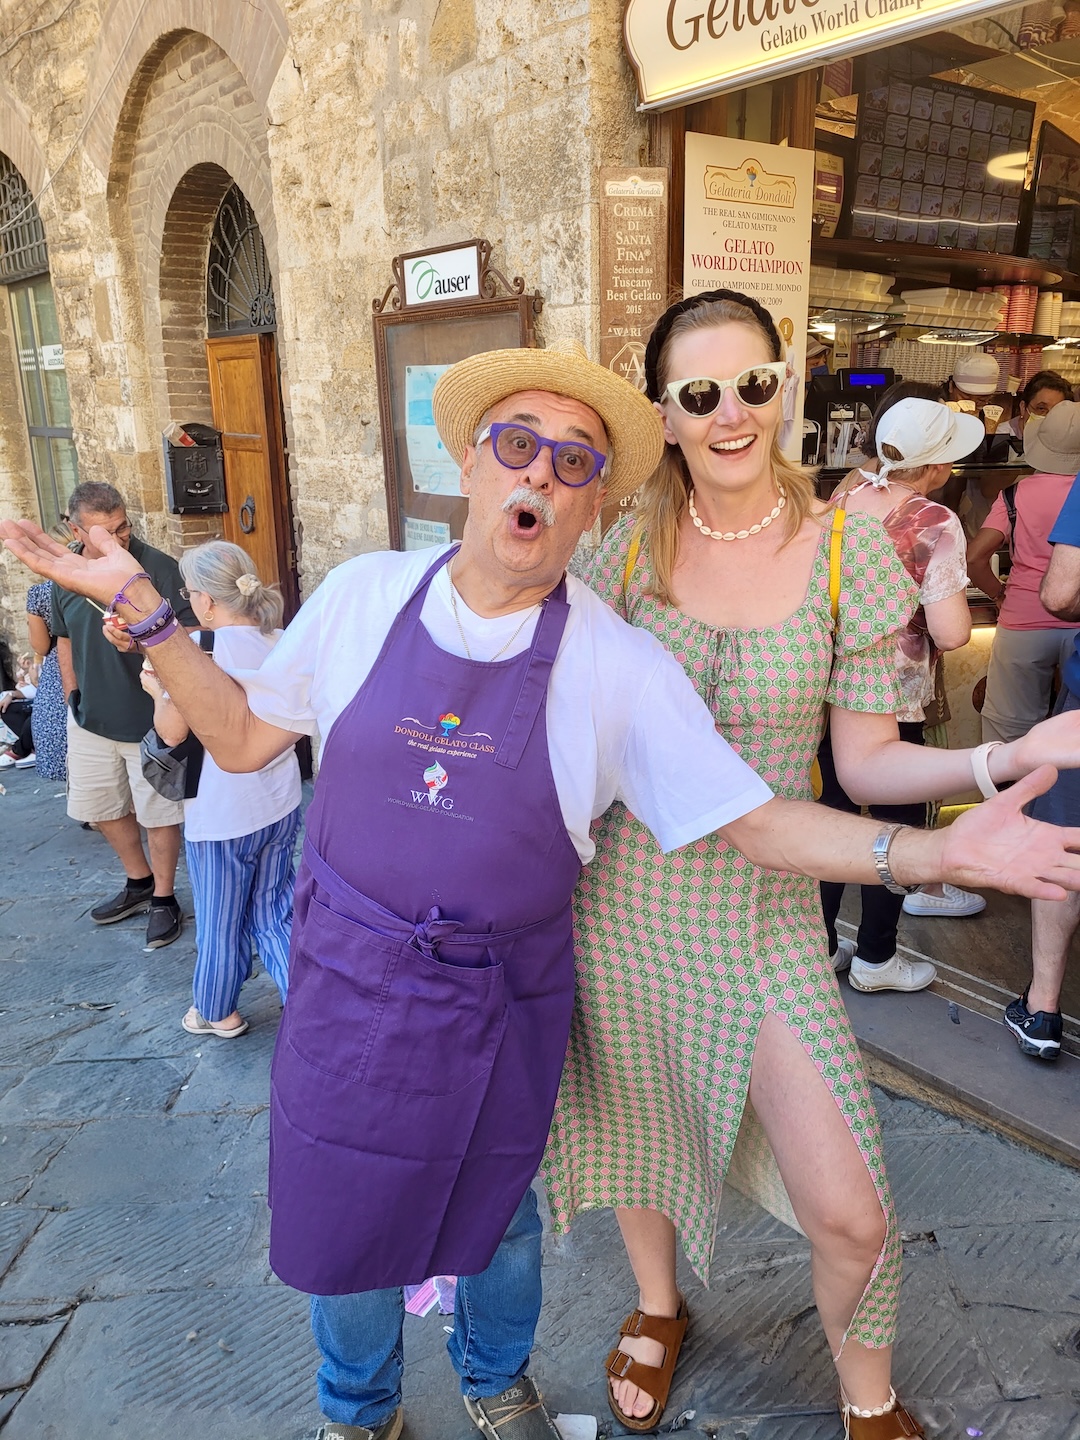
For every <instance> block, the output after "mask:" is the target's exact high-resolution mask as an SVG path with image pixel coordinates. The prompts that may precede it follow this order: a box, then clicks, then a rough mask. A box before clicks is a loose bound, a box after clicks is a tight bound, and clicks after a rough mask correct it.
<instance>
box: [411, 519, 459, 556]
mask: <svg viewBox="0 0 1080 1440" xmlns="http://www.w3.org/2000/svg"><path fill="white" fill-rule="evenodd" d="M449 543H450V526H449V525H447V524H446V522H445V521H443V520H414V519H413V517H412V516H411V515H406V516H405V549H406V550H427V549H428V548H429V546H432V545H449Z"/></svg>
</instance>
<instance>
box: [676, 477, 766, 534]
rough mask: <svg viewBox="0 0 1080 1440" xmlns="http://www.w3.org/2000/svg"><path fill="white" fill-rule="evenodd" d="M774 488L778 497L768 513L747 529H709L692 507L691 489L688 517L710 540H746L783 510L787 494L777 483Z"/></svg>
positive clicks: (691, 492) (758, 532)
mask: <svg viewBox="0 0 1080 1440" xmlns="http://www.w3.org/2000/svg"><path fill="white" fill-rule="evenodd" d="M776 488H777V489H778V490H780V499H779V500H778V501H777V502H776V504H775V505H774V506H773V508H772V509H771V510H770V511H769V513H768V515H766V516H765V518H764V520H759V521H758V523H757V524H756V525H751V526H750V529H749V530H710V529H709V527H708V526H707V525H706V524H705V522H704V520H702V518H701V516H700V515H699V514H698V513H697V511H696V510H695V509H694V491H693V490H691V491H690V519H691V520H693V522H694V524H695V525H696V526H697V528H698V529H699V530H700V531H701V533H702V534H703V535H707V536H708V537H709V539H710V540H748V539H749V538H750V536H751V535H760V534H761V532H762V530H764V529H765V528H766V527H767V526H769V525H771V524H772V522H773V521H774V520H775V519H776V517H777V516H778V515H779V514H780V511H781V510H783V508H784V506H785V505H786V504H787V496H786V495H785V494H784V492H783V490H781V489H780V486H779V485H778V486H777V487H776Z"/></svg>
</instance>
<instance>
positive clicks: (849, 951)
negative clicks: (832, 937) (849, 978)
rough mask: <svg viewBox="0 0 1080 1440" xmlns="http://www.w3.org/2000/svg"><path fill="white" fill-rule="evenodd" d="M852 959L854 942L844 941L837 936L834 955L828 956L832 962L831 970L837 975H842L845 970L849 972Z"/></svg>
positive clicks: (853, 956)
mask: <svg viewBox="0 0 1080 1440" xmlns="http://www.w3.org/2000/svg"><path fill="white" fill-rule="evenodd" d="M854 958H855V941H854V940H845V939H843V937H842V936H837V940H836V954H835V955H830V956H829V959H830V960H831V961H832V968H833V969H834V970H835V971H836V973H837V975H842V974H843V972H844V971H845V970H850V969H851V962H852V960H854Z"/></svg>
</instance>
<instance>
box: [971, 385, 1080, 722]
mask: <svg viewBox="0 0 1080 1440" xmlns="http://www.w3.org/2000/svg"><path fill="white" fill-rule="evenodd" d="M1024 461H1025V463H1026V464H1028V465H1030V466H1031V468H1032V470H1033V471H1034V472H1035V473H1034V474H1032V475H1027V476H1025V477H1024V478H1023V479H1022V480H1020V481H1018V482H1017V483H1015V484H1013V485H1009V486H1007V487H1006V488H1005V489H1004V490H1003V491H1002V492H1001V494H1000V495H999V496H998V498H997V500H996V501H995V502H994V505H993V507H992V508H991V510H990V513H989V515H988V516H987V517H986V521H985V523H984V525H983V527H982V529H981V530H980V531H979V532H978V534H977V535H976V536H975V538H974V540H972V542H971V544H970V545H969V546H968V573H969V574H970V576H971V578H972V580H973V581H974V582H975V584H976V585H978V586H979V588H980V589H981V590H982V591H983V592H984V593H985V594H986V595H988V596H989V597H990V599H991V600H993V602H994V603H995V605H996V606H997V607H998V625H997V633H996V634H995V636H994V647H993V651H992V653H991V656H990V668H989V671H988V673H987V676H986V699H985V701H984V702H983V710H982V731H983V737H982V738H983V740H984V741H990V740H1017V739H1019V738H1020V736H1021V735H1025V734H1027V732H1028V731H1029V730H1030V729H1031V727H1032V726H1033V725H1034V724H1036V722H1037V721H1039V720H1042V719H1044V718H1045V717H1046V715H1047V713H1048V711H1049V709H1050V699H1051V692H1052V689H1053V682H1054V673H1055V671H1056V670H1057V669H1058V667H1059V666H1061V665H1063V664H1064V663H1065V661H1066V659H1067V658H1068V656H1069V655H1070V654H1071V653H1072V649H1073V640H1074V637H1075V635H1076V624H1075V622H1073V621H1071V620H1060V619H1058V617H1057V616H1056V615H1052V614H1051V613H1050V612H1049V611H1048V610H1047V609H1046V608H1045V606H1044V605H1043V604H1042V602H1041V600H1040V599H1039V586H1040V585H1041V584H1042V579H1043V576H1044V575H1045V574H1046V570H1047V566H1048V565H1049V564H1050V555H1051V546H1050V541H1049V536H1050V531H1051V528H1052V527H1053V524H1054V521H1055V520H1056V519H1057V517H1058V512H1059V511H1060V510H1061V507H1062V505H1063V504H1064V503H1065V498H1066V496H1067V495H1068V493H1069V490H1070V488H1071V486H1072V482H1073V479H1074V477H1075V476H1076V473H1077V471H1078V470H1080V405H1077V404H1076V403H1075V402H1074V401H1072V400H1063V401H1062V402H1061V404H1060V405H1055V406H1054V407H1053V409H1052V410H1051V411H1050V413H1049V415H1047V416H1046V418H1045V419H1044V420H1043V422H1042V423H1041V425H1039V427H1038V429H1037V430H1033V429H1032V427H1030V426H1029V427H1028V431H1027V433H1026V435H1025V445H1024ZM1003 544H1007V545H1008V548H1009V552H1010V556H1011V562H1012V563H1011V566H1010V569H1009V574H1008V581H1007V583H1006V582H1005V581H1003V580H1001V579H1000V578H999V577H998V576H997V575H996V574H995V573H994V570H993V567H992V566H991V563H990V562H991V559H992V557H993V556H994V555H995V554H996V553H997V552H998V551H999V550H1000V549H1001V547H1002V545H1003Z"/></svg>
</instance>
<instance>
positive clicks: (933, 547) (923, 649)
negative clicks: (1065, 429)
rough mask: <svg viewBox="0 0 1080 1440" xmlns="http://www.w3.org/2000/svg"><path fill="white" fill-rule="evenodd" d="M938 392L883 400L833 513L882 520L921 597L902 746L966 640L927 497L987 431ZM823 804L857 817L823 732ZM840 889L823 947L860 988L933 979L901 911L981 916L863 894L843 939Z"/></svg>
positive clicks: (898, 819) (903, 659) (940, 891)
mask: <svg viewBox="0 0 1080 1440" xmlns="http://www.w3.org/2000/svg"><path fill="white" fill-rule="evenodd" d="M933 393H934V392H933V387H931V386H929V385H920V384H919V383H918V382H912V381H908V382H901V383H900V384H897V385H894V386H893V387H892V388H891V389H890V390H888V391H886V393H885V396H884V397H883V399H882V402H881V405H880V406H879V408H878V411H877V413H876V415H875V416H874V421H873V424H872V425H871V427H870V432H869V435H868V436H867V442H868V448H869V449H870V450H871V451H872V452H873V453H874V454H875V456H876V459H875V460H873V461H872V462H871V463H870V465H868V466H867V467H866V468H864V469H861V470H854V471H852V473H851V474H850V475H849V476H848V477H847V478H846V480H844V481H843V482H842V483H841V485H840V487H839V490H838V492H837V496H836V498H837V500H838V503H839V505H840V506H841V507H842V508H843V509H845V510H846V511H848V512H849V513H850V514H852V515H856V514H858V515H870V516H873V517H874V518H875V519H877V520H880V521H881V523H882V524H883V525H884V527H885V530H886V532H887V533H888V535H889V538H890V539H891V540H892V542H893V544H894V545H895V547H896V551H897V554H898V556H899V558H900V560H901V562H902V563H903V565H904V568H905V569H906V570H907V572H908V574H909V575H910V576H911V578H912V580H913V581H914V582H915V584H916V585H917V586H918V587H919V608H918V610H917V611H916V612H915V614H914V616H913V617H912V619H911V620H910V621H909V623H908V625H907V626H906V628H905V629H904V630H902V631H901V632H900V633H899V635H898V636H897V644H896V661H897V667H896V668H897V679H898V682H899V688H900V708H899V709H898V710H897V712H896V719H897V724H898V727H899V730H900V738H901V740H907V741H909V742H910V743H911V744H913V745H922V744H923V722H924V720H925V718H926V712H925V707H926V706H927V705H929V704H930V703H931V702H932V700H933V697H934V670H935V666H936V662H937V659H938V656H939V655H940V654H941V653H942V652H943V651H945V650H958V649H960V648H961V647H962V646H963V645H966V644H967V642H968V639H969V638H970V635H971V617H970V614H969V611H968V606H967V596H966V590H967V584H968V577H967V569H966V566H965V550H966V542H965V537H964V532H963V529H962V527H961V525H960V521H959V520H958V518H957V516H956V515H955V514H954V513H953V511H951V510H949V509H948V508H947V507H946V506H944V505H940V504H936V503H935V502H934V501H932V500H930V499H929V498H928V497H929V496H930V495H931V494H932V493H933V492H934V491H936V490H938V489H940V487H941V486H942V485H943V484H944V483H945V481H946V480H947V479H948V477H949V472H950V470H951V468H952V464H953V462H954V461H955V460H957V459H959V458H960V457H961V456H963V455H966V454H968V453H969V452H970V451H971V449H972V448H973V447H974V445H976V444H977V443H978V441H979V438H980V436H981V435H982V428H983V427H982V422H981V421H980V420H978V419H976V417H975V416H973V415H963V414H957V413H954V412H953V411H952V410H949V409H948V408H947V407H946V406H945V405H943V404H941V403H940V401H938V400H936V399H931V398H930V397H931V396H932V395H933ZM818 760H819V763H820V766H821V776H822V794H821V800H822V803H823V804H825V805H831V806H832V807H833V808H835V809H838V810H847V811H849V812H853V813H857V812H858V810H859V806H857V805H856V804H855V802H854V801H852V800H851V799H849V797H848V795H847V794H846V792H845V791H844V789H843V787H842V786H841V784H840V782H839V780H838V779H837V776H836V769H835V766H834V764H833V756H832V744H831V738H830V735H829V732H828V730H826V732H825V736H824V738H823V739H822V742H821V748H820V750H819V752H818ZM871 814H872V815H873V816H874V818H875V819H876V820H881V821H883V822H885V821H888V822H891V823H893V824H899V825H917V826H922V825H925V824H926V806H925V804H922V803H911V804H906V805H874V806H871ZM844 888H845V887H844V886H843V885H837V884H832V883H829V882H824V883H823V884H822V886H821V904H822V909H823V911H824V913H825V926H826V929H827V930H828V934H829V948H830V951H831V953H832V955H833V956H834V963H835V966H836V969H837V970H838V971H842V970H849V974H848V984H849V985H851V987H852V988H853V989H855V990H863V991H878V990H923V989H925V988H926V987H927V986H928V985H930V984H931V983H932V982H933V980H934V978H935V975H936V973H937V972H936V971H935V969H934V967H933V965H931V964H929V963H928V962H925V961H908V960H906V959H904V958H903V957H902V956H901V955H899V954H898V953H897V948H896V940H897V927H898V925H899V922H900V915H901V912H902V911H906V912H908V913H909V914H915V915H927V916H930V915H935V916H940V915H947V916H960V915H976V914H978V913H979V912H980V911H981V910H984V909H985V908H986V901H985V900H984V899H983V897H982V896H981V895H976V894H973V893H972V892H970V891H966V890H961V889H959V888H958V887H957V886H955V885H930V886H924V887H923V888H922V889H921V890H918V891H916V892H915V893H914V894H912V895H907V896H899V895H893V894H891V893H890V892H889V891H887V890H882V891H875V890H873V889H872V888H871V887H870V886H863V887H862V893H861V912H860V919H859V930H858V935H857V938H856V939H855V940H851V939H848V938H847V937H843V938H841V937H839V936H838V935H837V932H836V918H837V915H838V914H839V911H840V905H841V902H842V900H843V896H844Z"/></svg>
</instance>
